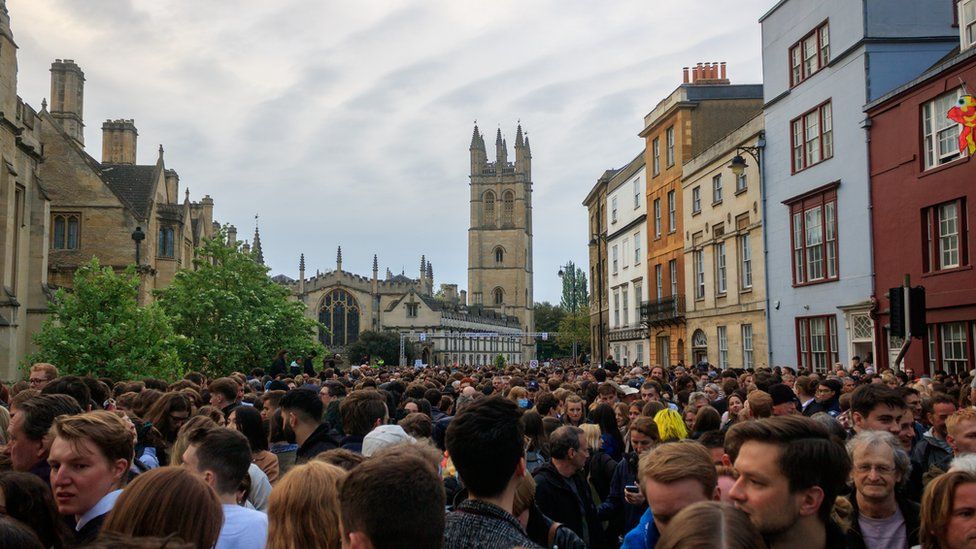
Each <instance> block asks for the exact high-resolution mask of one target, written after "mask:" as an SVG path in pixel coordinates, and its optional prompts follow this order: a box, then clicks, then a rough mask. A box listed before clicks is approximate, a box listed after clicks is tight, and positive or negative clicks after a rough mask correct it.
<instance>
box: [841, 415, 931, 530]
mask: <svg viewBox="0 0 976 549" xmlns="http://www.w3.org/2000/svg"><path fill="white" fill-rule="evenodd" d="M847 453H848V455H849V456H850V458H851V462H852V464H853V467H852V469H851V481H852V482H853V484H854V494H853V495H852V496H851V498H850V501H851V507H852V513H853V514H852V517H851V528H850V530H848V532H847V539H848V545H849V546H850V547H867V548H868V549H873V548H875V547H879V548H887V547H912V546H915V545H917V544H918V528H919V506H918V505H917V504H915V503H912V502H911V501H909V500H908V499H904V498H901V497H899V496H898V495H897V491H896V488H897V487H898V485H899V484H901V482H902V481H903V480H905V479H906V478H907V476H908V471H909V464H910V461H909V459H908V454H907V453H905V450H904V449H903V448H902V447H901V444H900V443H899V441H898V439H897V438H895V436H894V435H892V434H891V433H888V432H886V431H862V432H861V433H860V434H858V435H857V436H855V437H854V438H852V439H851V440H850V441H849V442H848V443H847Z"/></svg>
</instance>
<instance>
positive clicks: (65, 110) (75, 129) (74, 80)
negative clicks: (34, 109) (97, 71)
mask: <svg viewBox="0 0 976 549" xmlns="http://www.w3.org/2000/svg"><path fill="white" fill-rule="evenodd" d="M84 106H85V73H83V72H81V68H79V67H78V65H76V64H75V62H74V60H72V59H65V60H64V61H62V60H60V59H55V60H54V63H51V116H53V117H54V118H56V119H57V120H58V122H61V127H62V128H64V131H65V132H67V133H68V135H70V136H71V137H72V139H74V140H75V141H77V142H78V144H79V145H81V146H82V147H84V146H85V124H84V122H83V120H84V119H83V117H82V113H83V111H84Z"/></svg>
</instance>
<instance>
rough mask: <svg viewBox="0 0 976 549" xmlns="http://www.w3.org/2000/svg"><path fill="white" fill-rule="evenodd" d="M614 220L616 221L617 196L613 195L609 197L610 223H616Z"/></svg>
mask: <svg viewBox="0 0 976 549" xmlns="http://www.w3.org/2000/svg"><path fill="white" fill-rule="evenodd" d="M616 222H617V197H616V195H614V197H613V198H611V199H610V223H616Z"/></svg>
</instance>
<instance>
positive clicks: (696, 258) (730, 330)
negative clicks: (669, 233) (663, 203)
mask: <svg viewBox="0 0 976 549" xmlns="http://www.w3.org/2000/svg"><path fill="white" fill-rule="evenodd" d="M762 123H763V120H762V116H756V117H755V118H753V119H752V120H750V121H749V122H747V123H746V124H745V125H744V126H742V127H741V128H739V129H737V130H735V131H733V132H732V133H730V134H729V135H728V136H726V137H724V138H723V139H721V140H719V141H718V142H717V143H715V144H714V145H712V146H711V147H709V148H707V149H705V150H704V151H703V152H702V153H701V154H699V155H698V156H696V157H694V158H692V159H691V160H689V161H688V162H687V163H685V165H684V166H683V172H684V176H683V178H682V195H683V200H682V201H683V203H684V204H685V205H686V206H688V205H695V204H698V205H699V207H697V209H696V208H695V207H690V208H689V207H686V208H685V209H684V210H683V212H682V217H683V220H684V221H683V223H684V231H685V246H684V256H685V257H684V267H685V273H684V278H685V288H684V293H685V295H686V296H687V298H686V308H685V318H686V322H687V326H688V328H687V330H688V341H689V344H690V350H691V354H690V356H689V358H690V360H691V361H692V363H695V364H697V363H700V362H702V361H707V362H708V363H710V364H714V365H716V366H719V367H720V368H723V369H724V368H729V367H732V368H756V367H761V366H765V365H766V364H767V361H766V348H767V346H766V283H765V271H764V269H763V260H762V257H763V250H764V245H763V238H764V235H763V230H762V211H761V210H762V208H763V201H762V181H761V179H760V169H759V162H758V161H757V160H756V159H755V158H753V156H751V155H750V154H749V153H748V152H745V151H742V150H741V147H752V148H754V149H755V151H754V152H753V154H756V156H757V157H758V156H759V154H761V145H762V144H761V143H760V140H761V139H762V136H763V124H762ZM737 155H741V157H742V158H743V159H744V160H746V161H747V162H746V163H747V166H746V168H745V170H744V171H743V173H742V174H741V175H738V176H736V174H735V173H734V172H733V171H732V169H731V168H730V164H731V162H732V159H733V158H734V157H736V156H737ZM696 196H697V199H696ZM696 200H697V202H696Z"/></svg>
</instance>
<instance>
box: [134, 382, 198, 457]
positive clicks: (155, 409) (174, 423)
mask: <svg viewBox="0 0 976 549" xmlns="http://www.w3.org/2000/svg"><path fill="white" fill-rule="evenodd" d="M191 412H192V408H191V406H190V399H188V398H186V396H185V395H184V394H183V393H166V394H164V395H163V396H161V397H159V400H157V401H156V402H154V403H153V405H152V407H150V408H149V411H147V412H146V414H145V415H144V416H142V417H143V419H145V420H146V421H149V422H151V423H152V426H153V427H155V428H156V430H158V431H159V434H161V435H163V439H164V440H165V441H166V442H167V443H168V444H169V445H172V444H173V443H174V442H176V434H177V433H179V432H180V427H182V426H183V424H184V423H186V422H187V421H188V420H189V419H190V413H191Z"/></svg>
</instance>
